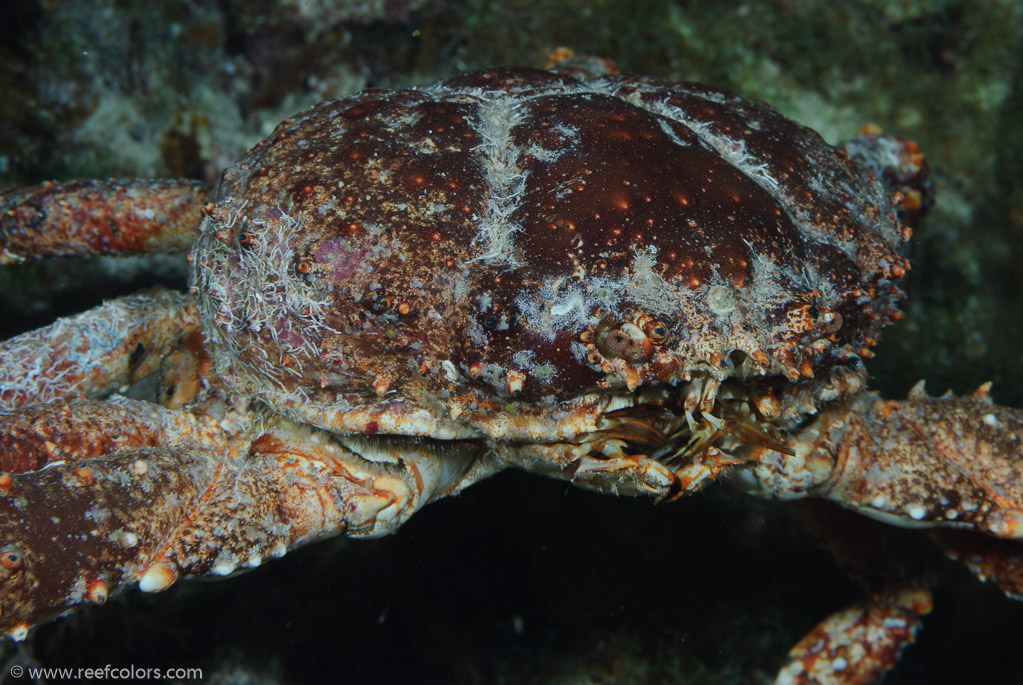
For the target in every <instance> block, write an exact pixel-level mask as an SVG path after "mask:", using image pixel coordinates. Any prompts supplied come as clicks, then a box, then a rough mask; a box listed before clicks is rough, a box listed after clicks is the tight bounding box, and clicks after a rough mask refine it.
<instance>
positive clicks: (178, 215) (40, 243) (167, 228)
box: [0, 179, 208, 264]
mask: <svg viewBox="0 0 1023 685" xmlns="http://www.w3.org/2000/svg"><path fill="white" fill-rule="evenodd" d="M207 200H208V193H207V191H206V190H204V188H203V185H202V184H201V183H199V182H198V181H188V180H156V181H151V180H135V179H132V180H117V179H110V180H107V181H71V182H69V183H53V182H49V183H43V184H40V185H37V186H32V187H30V188H22V189H18V190H11V191H7V192H4V193H0V264H17V263H19V262H23V261H25V260H26V259H30V258H40V257H68V256H73V255H85V256H88V255H102V254H107V255H110V254H140V253H147V252H171V251H175V250H187V249H188V247H189V245H191V243H192V241H193V240H194V239H195V233H196V228H197V227H198V226H199V219H200V211H201V208H202V206H203V204H204V203H205V202H206V201H207Z"/></svg>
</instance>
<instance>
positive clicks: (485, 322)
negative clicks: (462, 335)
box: [483, 314, 497, 328]
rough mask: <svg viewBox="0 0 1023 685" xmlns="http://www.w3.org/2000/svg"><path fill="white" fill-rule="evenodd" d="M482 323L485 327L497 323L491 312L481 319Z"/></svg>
mask: <svg viewBox="0 0 1023 685" xmlns="http://www.w3.org/2000/svg"><path fill="white" fill-rule="evenodd" d="M483 325H484V326H486V327H487V328H493V327H494V326H496V325H497V317H496V316H494V315H493V314H491V315H490V316H488V317H487V318H485V319H484V320H483Z"/></svg>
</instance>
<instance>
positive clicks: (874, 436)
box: [737, 385, 1023, 539]
mask: <svg viewBox="0 0 1023 685" xmlns="http://www.w3.org/2000/svg"><path fill="white" fill-rule="evenodd" d="M987 390H988V387H987V386H986V385H985V386H981V388H980V389H979V390H978V391H977V392H976V393H974V394H973V395H971V396H969V397H952V396H948V397H940V398H938V397H928V396H927V395H926V394H925V393H924V392H923V390H922V387H920V386H918V388H916V389H914V391H913V392H912V393H910V396H909V397H908V398H907V399H906V400H904V401H896V400H882V399H879V398H878V397H877V396H876V395H873V394H871V393H863V394H861V395H859V396H857V397H855V398H853V399H852V400H851V401H848V402H846V403H843V404H842V405H840V406H837V407H832V408H829V409H827V410H825V411H824V412H822V413H821V415H820V416H819V417H818V418H817V419H816V420H814V421H813V422H812V423H811V424H810V425H809V426H807V427H806V428H804V429H803V430H802V431H801V432H799V433H798V434H797V435H795V436H794V437H792V438H790V446H791V448H792V450H793V451H794V456H785V455H781V454H779V453H777V452H772V451H770V450H768V449H763V448H758V453H757V454H756V455H754V459H755V460H756V461H757V463H758V466H757V468H755V469H751V470H748V471H746V472H744V473H743V474H742V476H740V478H739V479H737V482H738V483H739V484H740V485H741V486H743V487H745V488H746V489H749V490H751V491H753V492H755V493H757V494H760V495H764V496H768V497H774V498H779V499H793V498H802V497H824V498H827V499H830V500H833V501H835V502H837V503H839V504H841V505H843V506H845V507H849V508H852V509H854V510H856V511H858V512H859V513H861V514H866V515H867V516H872V517H874V518H877V519H880V520H882V521H884V522H886V523H891V524H894V525H901V526H906V527H949V528H962V529H968V530H971V531H976V532H980V533H986V534H988V535H992V536H995V537H999V538H1009V539H1019V538H1023V410H1019V409H1012V408H1009V407H1001V406H998V405H995V404H993V403H992V402H991V400H990V398H989V397H988V394H987Z"/></svg>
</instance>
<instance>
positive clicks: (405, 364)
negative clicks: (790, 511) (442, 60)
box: [192, 69, 907, 440]
mask: <svg viewBox="0 0 1023 685" xmlns="http://www.w3.org/2000/svg"><path fill="white" fill-rule="evenodd" d="M876 147H877V148H880V147H882V146H881V145H876ZM899 156H900V151H899V149H898V148H897V146H896V145H895V144H894V143H892V145H891V149H890V150H889V151H888V157H889V160H888V161H887V162H881V163H880V164H879V165H878V166H877V168H871V167H870V166H866V165H857V164H854V163H853V162H852V161H850V159H849V157H848V156H847V154H846V151H845V150H843V149H841V148H835V147H832V146H830V145H827V144H826V143H824V141H823V140H822V139H821V138H820V136H819V135H817V134H816V133H815V132H813V131H811V130H810V129H807V128H805V127H802V126H800V125H798V124H796V123H794V122H792V121H790V120H788V119H786V118H784V117H782V116H781V115H779V114H778V113H777V112H775V111H774V110H773V109H771V108H770V107H769V106H767V105H764V104H761V103H754V102H750V101H748V100H744V99H742V98H739V97H738V96H735V95H732V94H730V93H727V92H725V91H722V90H718V89H714V88H710V87H707V86H701V85H696V84H678V83H668V82H659V81H654V80H650V79H644V78H640V77H635V76H605V77H601V78H596V79H592V80H588V81H578V80H575V79H572V78H570V77H568V76H563V75H560V74H555V73H551V72H545V71H539V70H529V69H497V70H492V71H488V72H483V73H476V74H469V75H465V76H459V77H456V78H452V79H449V80H447V81H444V82H442V83H440V84H438V85H435V86H433V87H430V88H426V89H423V90H403V91H374V90H370V91H366V92H364V93H362V94H359V95H357V96H355V97H352V98H347V99H344V100H337V101H333V102H326V103H323V104H321V105H319V106H317V107H315V108H313V109H311V110H309V111H307V112H304V113H302V114H300V115H298V116H296V117H295V118H294V119H292V120H288V121H285V122H283V123H282V124H281V125H280V126H279V127H278V128H277V130H276V131H275V132H274V133H273V134H272V135H271V136H270V137H269V138H267V140H265V141H264V142H263V143H261V144H259V145H257V146H256V148H255V149H253V150H252V151H251V152H250V153H249V154H248V155H247V156H246V157H245V158H244V159H243V160H242V161H241V162H240V164H239V165H238V166H236V167H234V168H232V169H230V170H229V171H228V172H227V173H226V174H225V177H224V179H223V181H222V183H221V187H220V189H219V193H218V197H217V199H216V201H215V203H214V204H213V205H210V206H209V207H208V208H207V212H206V219H205V221H204V223H203V228H202V237H201V239H200V241H199V243H198V244H197V247H196V249H195V250H194V253H193V264H192V266H193V269H194V278H195V282H196V292H197V293H198V297H199V300H200V303H201V305H200V306H201V310H202V312H203V316H204V319H205V322H206V330H207V335H208V338H209V342H210V343H211V347H212V350H213V354H214V358H215V361H216V367H217V370H218V374H219V375H220V376H221V378H222V379H223V380H224V381H225V382H227V383H228V385H229V386H231V387H232V388H233V389H235V390H236V391H239V392H241V393H242V394H245V395H254V396H258V397H260V398H262V399H263V400H265V401H266V402H268V403H269V404H270V405H271V406H273V407H275V408H277V409H278V410H282V411H284V412H285V413H286V414H289V415H291V416H293V417H295V418H298V419H300V420H302V421H306V422H309V423H312V424H314V425H318V426H321V427H325V428H331V429H343V430H348V431H356V432H359V433H374V432H381V433H401V434H417V435H429V436H433V437H438V438H455V437H473V436H480V435H483V436H489V437H492V438H496V439H514V440H556V439H565V438H573V437H575V436H578V435H579V434H581V433H583V432H585V431H588V430H593V429H594V424H595V421H596V417H597V416H598V415H599V414H600V413H601V412H602V411H606V410H612V409H614V408H615V406H616V405H615V403H614V402H613V401H610V403H609V399H608V398H610V397H613V396H615V395H623V396H625V395H632V394H633V392H642V389H643V388H647V387H663V386H671V385H677V384H679V383H681V382H684V381H688V380H690V379H692V378H693V377H694V376H698V377H706V378H709V379H714V380H715V381H721V380H724V379H727V378H729V377H740V378H741V377H745V376H749V375H756V376H765V375H766V376H777V377H785V378H787V379H789V380H795V379H798V378H800V377H809V376H813V375H818V376H824V377H825V378H827V377H828V374H829V370H830V369H832V368H833V367H834V366H836V365H847V364H849V363H850V362H851V361H852V362H853V363H855V361H856V358H857V357H858V355H860V354H869V349H868V347H869V345H871V344H873V342H874V341H875V340H876V339H877V337H878V331H879V329H880V328H881V327H882V326H883V325H884V324H885V323H887V322H888V320H889V319H890V318H892V317H893V316H897V312H896V310H895V308H894V307H895V302H896V300H897V299H898V296H899V292H898V290H897V289H896V288H895V287H894V285H893V281H894V279H895V278H897V277H898V276H899V275H901V274H902V273H903V270H904V260H903V259H902V258H901V257H900V256H899V255H898V254H897V249H898V247H899V244H900V243H901V242H902V240H903V238H904V236H906V235H907V232H906V231H905V230H904V228H903V227H902V226H901V224H900V223H899V221H898V219H897V216H896V213H895V204H894V200H893V193H892V192H891V190H890V189H889V187H888V186H886V185H885V184H884V183H883V182H882V178H881V175H882V165H883V164H886V163H887V164H888V166H889V167H892V168H894V169H896V170H898V169H899V165H900V159H899ZM876 157H881V155H878V156H876ZM875 163H876V162H875ZM873 172H876V173H873ZM898 197H899V196H898V195H896V196H895V198H896V199H897V198H898ZM628 404H631V402H629V403H628ZM573 417H574V418H573Z"/></svg>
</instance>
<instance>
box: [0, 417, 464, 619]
mask: <svg viewBox="0 0 1023 685" xmlns="http://www.w3.org/2000/svg"><path fill="white" fill-rule="evenodd" d="M67 410H68V412H69V413H68V414H66V415H62V414H61V413H60V410H54V409H52V408H48V407H39V406H36V407H29V408H27V409H25V410H21V411H14V412H7V413H5V414H3V415H0V435H4V436H5V438H4V439H5V442H4V444H3V450H4V452H5V454H6V453H7V452H8V450H14V451H27V452H29V453H31V452H32V451H33V450H37V449H42V450H45V451H46V452H47V455H45V456H41V457H35V458H32V457H30V458H29V459H27V460H24V463H23V462H22V461H18V460H16V459H10V458H7V459H6V461H5V463H6V464H7V467H10V468H11V470H12V471H13V470H14V467H23V466H25V465H26V463H27V464H28V465H29V466H33V465H37V464H39V463H42V462H47V461H49V462H50V463H49V465H48V466H46V467H45V468H41V469H38V470H30V471H23V472H21V473H13V472H4V473H2V474H0V631H3V632H5V633H8V634H10V635H12V636H14V637H15V638H18V639H21V638H23V637H24V636H25V635H26V634H27V631H28V629H29V628H30V627H31V626H33V625H35V624H38V623H40V622H42V621H45V620H47V619H50V618H53V617H55V616H57V615H59V614H60V613H63V612H66V611H68V610H70V609H71V608H73V607H74V606H75V605H78V604H82V603H86V602H93V603H102V602H104V601H105V600H106V598H107V597H108V596H109V595H111V594H113V593H116V592H119V591H120V590H122V589H124V588H125V587H127V586H129V585H131V584H132V583H135V582H138V583H139V584H140V587H141V589H143V590H146V591H157V590H162V589H164V588H166V587H168V586H170V585H171V584H172V583H173V582H174V581H175V580H177V579H178V578H182V577H189V576H210V575H214V576H215V575H227V574H230V573H233V572H234V571H235V570H238V569H243V568H247V567H253V566H256V565H258V564H259V563H261V562H262V561H263V560H264V559H268V558H271V557H279V556H281V555H283V554H284V553H286V552H287V551H288V550H290V549H293V548H294V547H297V546H299V545H302V544H304V543H306V542H311V541H313V540H317V539H320V538H324V537H329V536H332V535H337V534H339V533H343V534H346V535H349V536H357V537H371V536H379V535H384V534H386V533H389V532H391V531H393V530H394V529H395V528H397V527H398V526H399V525H400V524H401V523H403V522H404V521H405V520H406V519H407V518H408V517H409V516H411V514H412V513H414V512H415V511H416V510H418V509H419V508H420V507H421V506H423V505H424V504H426V503H427V502H429V501H431V500H433V499H436V498H438V497H441V496H444V495H446V494H449V493H450V492H452V491H453V490H455V489H457V488H459V487H461V486H463V485H464V484H465V482H466V475H467V474H468V473H471V471H472V468H473V466H474V464H475V462H476V461H477V459H478V458H480V457H481V455H482V454H483V452H484V448H483V446H482V445H481V444H479V443H475V442H452V443H438V442H429V441H419V440H415V439H391V438H358V437H351V438H344V437H336V436H332V435H330V434H327V433H324V432H319V431H314V430H312V429H309V428H306V427H302V426H298V425H296V424H292V423H290V422H287V421H283V420H280V419H275V418H273V417H269V416H267V417H263V419H262V420H260V418H258V417H251V416H247V415H241V414H236V413H234V412H233V411H232V410H231V409H230V408H228V407H226V406H220V407H219V408H214V407H207V410H208V411H206V412H204V413H202V414H191V413H188V412H181V411H169V410H164V409H161V408H159V407H156V406H154V405H151V404H148V403H144V402H137V401H133V400H127V399H116V400H112V401H107V402H93V401H82V402H76V403H73V404H71V405H69V406H68V407H67ZM213 415H216V416H218V417H219V418H213ZM62 416H63V418H62ZM83 425H84V426H89V427H90V429H89V431H87V432H86V434H85V435H84V436H83V435H79V434H78V432H77V431H76V428H75V427H77V426H83ZM117 425H123V426H126V427H127V428H128V429H127V430H125V431H123V432H122V433H115V435H118V437H117V438H116V439H104V438H103V437H102V434H103V433H105V432H107V431H108V430H111V429H112V428H113V427H114V426H117ZM154 444H155V445H159V446H158V447H156V446H150V445H154ZM58 454H59V455H60V457H61V459H62V460H61V461H53V459H54V458H55V455H58Z"/></svg>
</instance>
